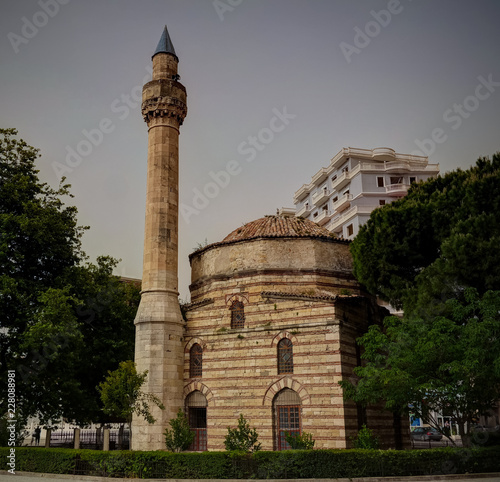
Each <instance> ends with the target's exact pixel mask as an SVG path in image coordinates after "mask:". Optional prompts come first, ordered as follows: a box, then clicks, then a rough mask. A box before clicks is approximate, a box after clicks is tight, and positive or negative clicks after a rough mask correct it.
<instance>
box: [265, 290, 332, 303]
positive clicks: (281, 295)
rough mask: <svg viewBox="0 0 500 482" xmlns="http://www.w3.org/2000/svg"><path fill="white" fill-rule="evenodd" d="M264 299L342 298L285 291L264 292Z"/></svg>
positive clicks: (320, 299)
mask: <svg viewBox="0 0 500 482" xmlns="http://www.w3.org/2000/svg"><path fill="white" fill-rule="evenodd" d="M260 295H261V296H262V298H274V299H284V300H304V301H332V302H335V301H337V299H338V298H340V296H339V295H334V296H328V295H324V296H312V295H304V294H300V293H297V294H296V293H286V292H284V291H262V292H261V294H260Z"/></svg>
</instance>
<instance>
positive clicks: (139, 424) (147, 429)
mask: <svg viewBox="0 0 500 482" xmlns="http://www.w3.org/2000/svg"><path fill="white" fill-rule="evenodd" d="M135 323H136V335H135V336H136V341H135V343H136V353H135V363H136V367H137V372H138V373H143V372H144V371H145V370H147V371H148V377H147V379H146V383H145V384H144V385H143V387H142V391H143V392H145V393H152V394H154V395H156V396H157V397H158V398H159V399H160V400H161V401H162V403H163V404H164V405H165V410H161V409H159V408H158V407H156V405H154V404H150V409H151V412H152V415H153V417H154V418H155V419H156V422H155V423H154V424H149V423H147V422H146V420H144V418H143V417H141V416H138V417H134V418H133V421H132V434H133V435H132V446H131V449H132V450H162V449H165V436H164V431H165V429H166V428H170V425H169V421H170V420H171V419H172V418H175V417H176V415H177V411H178V410H179V408H182V406H183V398H182V393H183V388H184V386H183V378H184V374H183V367H184V343H183V336H184V321H183V319H182V315H181V312H180V308H179V301H178V299H177V296H176V295H174V294H173V293H172V294H170V296H168V295H167V294H166V293H165V292H149V293H143V294H142V298H141V304H140V306H139V311H138V312H137V317H136V320H135Z"/></svg>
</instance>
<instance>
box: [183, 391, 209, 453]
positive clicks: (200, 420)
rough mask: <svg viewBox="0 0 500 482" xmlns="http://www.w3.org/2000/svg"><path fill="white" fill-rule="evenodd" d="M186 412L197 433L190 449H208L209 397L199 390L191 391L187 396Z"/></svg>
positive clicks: (197, 450) (201, 450) (195, 450)
mask: <svg viewBox="0 0 500 482" xmlns="http://www.w3.org/2000/svg"><path fill="white" fill-rule="evenodd" d="M186 413H187V416H188V420H189V426H190V427H191V429H192V430H193V432H194V433H195V438H194V441H193V443H192V445H191V447H189V450H192V451H194V452H203V451H205V450H207V399H206V397H205V395H203V393H201V392H200V391H199V390H195V391H194V392H191V393H190V394H189V395H188V396H187V397H186Z"/></svg>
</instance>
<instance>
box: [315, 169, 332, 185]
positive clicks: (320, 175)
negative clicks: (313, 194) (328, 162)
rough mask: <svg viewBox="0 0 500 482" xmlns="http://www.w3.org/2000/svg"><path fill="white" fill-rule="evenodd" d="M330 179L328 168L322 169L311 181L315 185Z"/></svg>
mask: <svg viewBox="0 0 500 482" xmlns="http://www.w3.org/2000/svg"><path fill="white" fill-rule="evenodd" d="M327 178H328V168H326V167H322V168H321V169H320V170H319V171H318V172H317V173H316V174H315V175H314V176H313V177H312V179H311V182H312V183H313V184H321V183H322V182H323V181H326V179H327Z"/></svg>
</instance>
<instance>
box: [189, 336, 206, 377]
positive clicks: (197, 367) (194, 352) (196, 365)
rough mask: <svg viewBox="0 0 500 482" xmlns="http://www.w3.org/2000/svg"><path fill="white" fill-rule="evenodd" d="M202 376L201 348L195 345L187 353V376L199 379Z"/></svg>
mask: <svg viewBox="0 0 500 482" xmlns="http://www.w3.org/2000/svg"><path fill="white" fill-rule="evenodd" d="M202 375H203V348H202V347H201V346H200V345H198V343H195V344H194V345H193V346H192V347H191V351H190V352H189V376H190V377H191V378H199V377H201V376H202Z"/></svg>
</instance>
